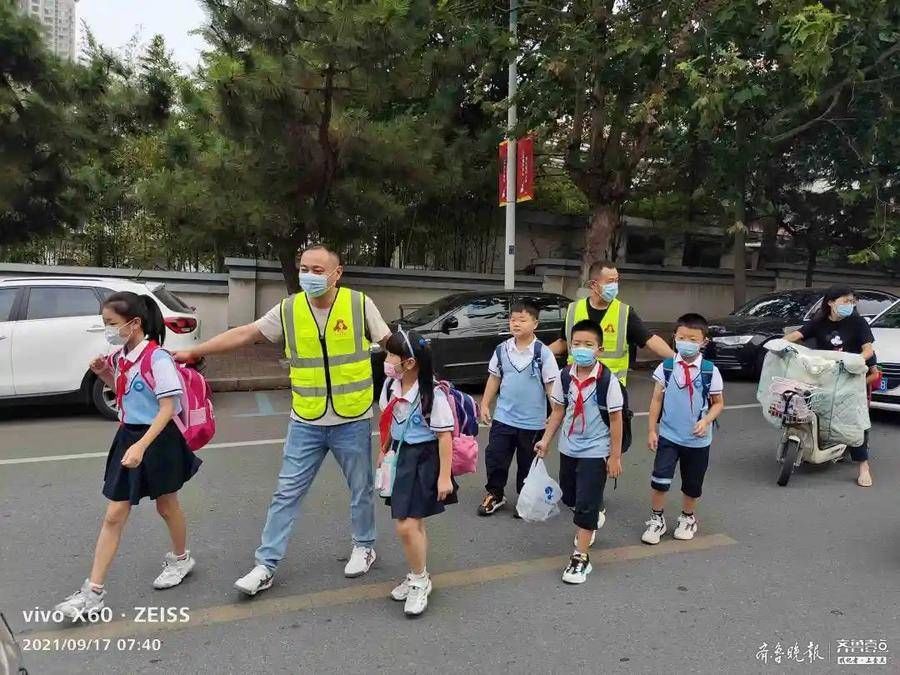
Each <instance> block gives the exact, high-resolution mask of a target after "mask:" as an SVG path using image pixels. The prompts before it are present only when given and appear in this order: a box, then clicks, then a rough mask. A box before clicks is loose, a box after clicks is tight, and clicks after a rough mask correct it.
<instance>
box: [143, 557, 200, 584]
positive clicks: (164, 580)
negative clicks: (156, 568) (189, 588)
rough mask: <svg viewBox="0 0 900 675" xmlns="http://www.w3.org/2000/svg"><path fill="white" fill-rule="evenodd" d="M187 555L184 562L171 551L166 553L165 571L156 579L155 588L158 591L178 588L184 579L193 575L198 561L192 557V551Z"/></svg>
mask: <svg viewBox="0 0 900 675" xmlns="http://www.w3.org/2000/svg"><path fill="white" fill-rule="evenodd" d="M185 554H186V557H185V558H184V559H183V560H179V559H178V556H177V555H175V554H174V553H172V552H171V551H170V552H169V553H166V557H165V559H164V560H163V571H162V573H161V574H160V575H159V576H158V577H156V579H154V581H153V588H155V589H157V590H162V589H164V588H172V586H177V585H178V584H180V583H181V582H182V581H184V578H185V577H186V576H187V575H188V574H190V573H191V570H192V569H194V565H196V564H197V561H196V560H194V559H193V558H192V557H191V552H190V551H185Z"/></svg>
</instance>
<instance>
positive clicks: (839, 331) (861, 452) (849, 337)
mask: <svg viewBox="0 0 900 675" xmlns="http://www.w3.org/2000/svg"><path fill="white" fill-rule="evenodd" d="M810 338H815V341H816V347H817V348H818V349H826V350H832V351H838V352H851V353H853V354H861V355H862V357H863V358H864V359H865V360H866V364H867V365H868V366H869V369H870V372H869V376H868V377H867V378H866V383H867V384H868V383H869V382H870V381H871V380H872V379H874V378H877V369H876V368H875V364H876V360H875V348H874V346H873V344H872V343H873V342H875V338H874V337H873V335H872V330H871V329H870V328H869V324H868V322H867V321H866V320H865V319H864V318H862V317H861V316H860V315H859V314H858V313H857V312H856V295H855V294H854V293H853V289H851V288H848V287H844V286H833V287H832V288H829V289H828V291H827V292H826V293H825V297H824V298H822V306H821V307H820V308H819V310H818V312H816V314H815V316H813V318H812V319H810V320H809V321H807V322H806V323H805V324H803V326H801V327H800V329H799V330H795V331H794V332H793V333H789V334H788V335H786V336H785V338H784V339H785V340H787V341H788V342H800V341H802V340H808V339H810ZM848 450H849V451H850V459H852V460H853V461H854V462H857V463H858V464H859V476H858V477H857V479H856V483H857V484H858V485H860V486H862V487H871V486H872V473H871V471H870V470H869V432H868V431H866V433H865V437H864V440H863V443H862V445H860V446H858V447H855V448H848Z"/></svg>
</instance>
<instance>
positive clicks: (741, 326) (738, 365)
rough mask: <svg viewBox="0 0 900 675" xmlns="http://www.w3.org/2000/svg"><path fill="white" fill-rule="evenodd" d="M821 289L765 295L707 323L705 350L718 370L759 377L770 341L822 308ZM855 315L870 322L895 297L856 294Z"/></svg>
mask: <svg viewBox="0 0 900 675" xmlns="http://www.w3.org/2000/svg"><path fill="white" fill-rule="evenodd" d="M826 290H827V289H824V288H798V289H794V290H789V291H778V292H775V293H767V294H766V295H761V296H760V297H758V298H756V299H754V300H751V301H750V302H748V303H747V304H746V305H744V306H743V307H741V308H740V309H738V310H737V311H735V312H732V313H731V314H729V315H728V316H726V317H724V318H721V319H713V320H712V321H710V337H711V338H712V342H711V343H710V346H709V347H708V348H707V356H708V357H709V358H711V359H712V360H713V361H714V362H715V364H716V366H718V368H719V370H721V371H723V372H726V371H732V372H739V373H743V374H745V375H748V376H750V377H758V376H759V373H760V370H761V369H762V362H763V359H764V357H765V353H766V350H765V349H763V348H762V346H763V345H764V344H765V343H766V342H768V341H769V340H773V339H775V338H780V337H784V334H785V332H786V331H787V329H794V328H797V327H798V326H800V325H801V324H803V323H804V322H805V321H807V320H808V319H809V318H810V317H812V316H813V314H815V312H816V311H817V310H818V309H819V306H820V305H821V304H822V297H823V296H824V295H825V291H826ZM856 296H857V299H858V301H859V303H858V305H857V311H858V312H859V313H860V314H861V315H862V316H864V317H865V318H867V319H869V320H871V319H873V318H875V317H876V316H878V315H879V314H881V312H883V311H884V310H885V309H887V308H888V307H890V306H891V305H892V304H893V303H894V302H895V301H896V300H897V297H896V296H894V295H893V294H891V293H887V292H885V291H876V290H857V291H856Z"/></svg>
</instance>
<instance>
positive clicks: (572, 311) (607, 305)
mask: <svg viewBox="0 0 900 675" xmlns="http://www.w3.org/2000/svg"><path fill="white" fill-rule="evenodd" d="M588 278H589V281H588V288H589V289H590V291H591V294H590V295H589V296H588V297H586V298H582V299H580V300H576V301H575V302H572V303H570V304H569V308H568V309H567V310H566V321H565V324H564V325H563V329H562V333H561V334H560V336H559V339H558V340H556V342H554V343H553V344H551V345H550V350H551V351H552V352H553V353H554V354H555V355H557V356H564V355H565V354H566V353H567V352H568V342H569V340H570V339H571V335H570V333H571V331H572V326H574V325H575V324H576V323H578V322H579V321H583V320H584V319H590V320H591V321H594V322H595V323H596V324H597V325H598V326H600V330H601V331H603V349H602V351H601V353H600V362H601V363H602V364H603V365H604V366H606V367H607V368H609V369H610V370H611V371H612V372H613V374H615V376H616V377H618V378H619V381H620V382H621V383H622V385H623V386H624V385H625V384H627V382H628V369H629V367H630V365H631V350H632V349H633V348H635V347H641V348H643V347H646V348H647V349H649V350H651V351H652V352H653V353H654V354H656V355H657V356H658V357H659V358H661V359H669V358H673V357H674V356H675V352H674V351H672V348H671V347H670V346H669V345H668V344H667V343H666V341H665V340H663V339H662V338H661V337H659V336H658V335H652V334H651V333H650V331H648V330H647V328H646V327H645V326H644V322H643V321H641V319H640V317H639V316H638V315H637V312H635V311H634V310H633V309H632V308H631V307H629V306H628V305H626V304H625V303H624V302H622V301H621V300H619V299H618V295H619V270H617V269H616V265H615V263H611V262H607V261H600V262H595V263H594V264H593V265H591V268H590V270H589V271H588Z"/></svg>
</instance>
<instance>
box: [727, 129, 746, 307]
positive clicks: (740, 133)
mask: <svg viewBox="0 0 900 675" xmlns="http://www.w3.org/2000/svg"><path fill="white" fill-rule="evenodd" d="M744 134H745V123H744V120H743V118H741V117H739V118H738V120H737V127H736V129H735V141H736V142H735V148H736V150H737V152H736V154H737V158H736V159H737V162H738V163H739V164H738V166H737V176H736V177H735V178H736V179H735V186H734V187H735V193H736V194H735V200H734V225H733V226H732V228H731V230H732V232H733V233H734V308H735V309H738V308H739V307H741V306H743V304H744V303H745V302H746V301H747V249H746V239H747V225H746V217H747V202H746V193H747V158H746V156H745V154H744V138H745V136H744Z"/></svg>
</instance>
